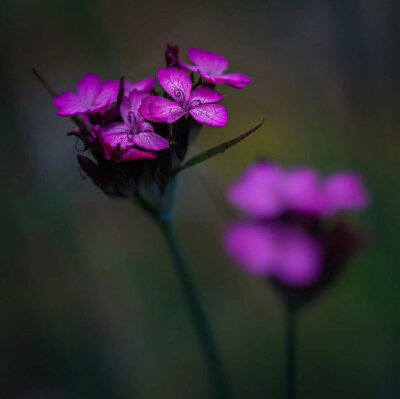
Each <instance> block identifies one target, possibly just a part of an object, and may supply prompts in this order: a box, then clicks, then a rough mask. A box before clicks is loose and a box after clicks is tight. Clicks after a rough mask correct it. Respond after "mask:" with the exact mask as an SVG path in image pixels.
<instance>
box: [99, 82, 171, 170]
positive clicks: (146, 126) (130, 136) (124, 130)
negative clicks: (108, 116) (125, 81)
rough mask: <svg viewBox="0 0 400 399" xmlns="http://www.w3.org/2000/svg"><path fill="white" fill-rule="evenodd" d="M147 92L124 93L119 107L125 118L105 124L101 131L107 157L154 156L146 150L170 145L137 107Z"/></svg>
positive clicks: (152, 157) (139, 157) (164, 147)
mask: <svg viewBox="0 0 400 399" xmlns="http://www.w3.org/2000/svg"><path fill="white" fill-rule="evenodd" d="M147 96H148V93H145V92H139V91H137V90H136V89H134V90H132V91H131V92H130V94H129V97H124V99H123V100H122V103H121V107H120V111H121V117H122V122H113V123H111V124H109V125H106V126H104V127H103V128H102V129H101V132H100V142H101V144H102V146H103V148H104V153H105V156H106V158H107V159H113V158H115V156H116V160H121V161H125V162H126V161H135V160H139V159H154V158H156V155H155V154H154V153H152V152H144V151H142V150H146V151H162V150H165V149H166V148H168V147H169V143H168V141H167V140H166V139H165V138H163V137H161V136H160V135H158V134H156V133H155V132H154V128H153V126H152V125H151V124H150V123H149V122H146V121H145V120H144V119H143V117H142V116H141V115H140V114H139V112H138V109H139V106H140V104H141V102H142V100H143V99H144V98H146V97H147Z"/></svg>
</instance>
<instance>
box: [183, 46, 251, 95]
mask: <svg viewBox="0 0 400 399" xmlns="http://www.w3.org/2000/svg"><path fill="white" fill-rule="evenodd" d="M189 59H190V61H192V63H193V64H194V65H188V64H186V63H185V62H180V65H181V66H182V67H183V68H186V69H188V70H189V71H192V72H197V73H198V74H200V76H202V78H203V79H204V80H206V81H207V82H210V83H214V84H225V85H228V86H231V87H235V88H236V89H243V88H245V87H246V85H248V84H249V83H251V82H252V81H253V79H252V78H249V77H248V76H246V75H243V74H241V73H224V72H225V71H226V70H227V68H228V60H227V59H226V58H225V57H221V56H220V55H218V54H216V53H212V52H210V51H204V50H199V49H197V48H190V49H189Z"/></svg>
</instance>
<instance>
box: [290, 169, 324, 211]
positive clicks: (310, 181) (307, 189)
mask: <svg viewBox="0 0 400 399" xmlns="http://www.w3.org/2000/svg"><path fill="white" fill-rule="evenodd" d="M282 200H283V201H284V202H285V205H286V207H287V208H288V209H291V210H295V211H300V212H305V213H310V214H313V215H321V214H323V213H325V211H326V207H327V201H326V196H325V195H324V193H323V191H322V181H321V177H320V176H319V174H318V172H317V171H315V170H312V169H296V170H293V171H288V172H286V178H285V181H284V182H282Z"/></svg>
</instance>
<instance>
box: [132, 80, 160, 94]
mask: <svg viewBox="0 0 400 399" xmlns="http://www.w3.org/2000/svg"><path fill="white" fill-rule="evenodd" d="M155 86H156V78H145V79H141V80H138V81H137V82H134V83H131V82H130V81H129V80H126V81H125V95H128V94H129V93H130V92H131V91H132V90H134V89H135V90H138V91H145V92H147V93H150V92H151V91H153V90H154V87H155Z"/></svg>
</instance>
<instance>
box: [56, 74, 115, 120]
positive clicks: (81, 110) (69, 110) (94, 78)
mask: <svg viewBox="0 0 400 399" xmlns="http://www.w3.org/2000/svg"><path fill="white" fill-rule="evenodd" d="M118 89H119V82H115V81H105V82H103V83H101V82H100V78H99V76H98V75H96V74H94V73H88V74H87V75H85V77H84V78H83V79H82V80H81V81H80V82H79V83H78V85H77V91H78V94H75V93H72V92H70V91H67V92H65V93H63V94H60V95H59V96H57V97H55V98H54V104H55V105H56V107H57V108H58V111H57V114H58V115H60V116H75V115H81V114H86V113H95V112H99V111H102V110H104V109H105V108H107V107H108V106H109V105H110V104H112V103H113V102H114V101H116V99H117V95H118Z"/></svg>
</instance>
